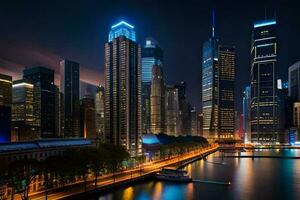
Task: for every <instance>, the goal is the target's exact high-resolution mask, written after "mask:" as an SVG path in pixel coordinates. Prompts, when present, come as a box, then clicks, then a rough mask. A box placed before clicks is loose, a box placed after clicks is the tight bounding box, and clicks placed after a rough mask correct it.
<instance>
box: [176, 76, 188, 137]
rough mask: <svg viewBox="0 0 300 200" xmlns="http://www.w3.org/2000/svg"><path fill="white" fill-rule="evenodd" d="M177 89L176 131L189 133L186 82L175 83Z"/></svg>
mask: <svg viewBox="0 0 300 200" xmlns="http://www.w3.org/2000/svg"><path fill="white" fill-rule="evenodd" d="M175 87H176V88H177V90H178V103H179V116H178V133H180V135H189V134H190V133H191V124H190V121H191V109H192V107H191V105H190V104H189V102H188V101H187V98H186V82H185V81H181V82H180V84H178V85H175Z"/></svg>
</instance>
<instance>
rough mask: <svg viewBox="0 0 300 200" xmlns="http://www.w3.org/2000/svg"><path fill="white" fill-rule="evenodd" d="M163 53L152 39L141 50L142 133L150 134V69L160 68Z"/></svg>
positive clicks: (148, 39) (147, 40)
mask: <svg viewBox="0 0 300 200" xmlns="http://www.w3.org/2000/svg"><path fill="white" fill-rule="evenodd" d="M162 62H163V51H162V49H161V48H160V47H159V46H158V44H157V42H156V41H155V40H154V39H152V38H147V39H146V44H145V45H144V47H143V48H142V116H143V118H142V132H143V133H150V132H151V125H150V121H151V108H150V106H151V103H150V101H151V100H150V99H151V98H150V93H151V81H152V67H153V66H154V65H156V66H159V67H162Z"/></svg>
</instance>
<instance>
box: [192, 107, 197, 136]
mask: <svg viewBox="0 0 300 200" xmlns="http://www.w3.org/2000/svg"><path fill="white" fill-rule="evenodd" d="M197 114H198V113H197V110H196V107H195V106H194V107H192V109H191V135H192V136H198V119H197V117H198V116H197Z"/></svg>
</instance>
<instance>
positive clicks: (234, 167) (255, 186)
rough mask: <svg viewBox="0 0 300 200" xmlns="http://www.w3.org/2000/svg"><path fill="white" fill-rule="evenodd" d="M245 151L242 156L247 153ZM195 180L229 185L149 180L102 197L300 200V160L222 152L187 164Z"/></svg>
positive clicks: (294, 152)
mask: <svg viewBox="0 0 300 200" xmlns="http://www.w3.org/2000/svg"><path fill="white" fill-rule="evenodd" d="M247 154H249V152H244V153H242V155H247ZM255 155H283V156H300V150H280V151H276V150H260V151H257V152H255ZM185 170H187V171H188V172H189V173H190V174H191V176H192V178H193V179H200V180H213V181H222V182H228V181H230V182H231V185H230V186H223V185H213V184H201V183H189V184H178V183H172V182H159V181H149V182H146V183H143V184H139V185H134V186H132V187H128V188H124V189H120V190H116V191H114V192H111V193H108V194H105V195H103V196H101V197H99V199H100V200H112V199H113V200H114V199H118V200H119V199H120V200H121V199H123V200H129V199H130V200H131V199H137V200H152V199H154V200H160V199H166V200H177V199H178V200H182V199H218V200H219V199H237V200H239V199H243V200H252V199H300V159H274V158H255V159H254V160H252V158H223V159H222V157H221V154H220V153H219V152H217V153H214V154H212V155H210V156H208V159H207V161H204V160H199V161H196V162H194V163H192V164H190V165H187V166H186V167H185Z"/></svg>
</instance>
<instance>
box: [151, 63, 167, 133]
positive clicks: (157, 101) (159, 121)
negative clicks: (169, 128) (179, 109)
mask: <svg viewBox="0 0 300 200" xmlns="http://www.w3.org/2000/svg"><path fill="white" fill-rule="evenodd" d="M164 87H165V85H164V80H163V72H162V68H161V67H160V66H158V65H154V66H153V67H152V84H151V133H155V134H158V133H163V132H164V120H165V117H164V112H165V111H164V110H165V108H164V95H165V90H164Z"/></svg>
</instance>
